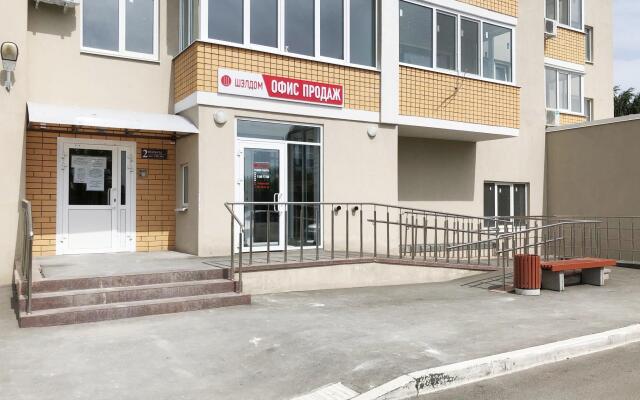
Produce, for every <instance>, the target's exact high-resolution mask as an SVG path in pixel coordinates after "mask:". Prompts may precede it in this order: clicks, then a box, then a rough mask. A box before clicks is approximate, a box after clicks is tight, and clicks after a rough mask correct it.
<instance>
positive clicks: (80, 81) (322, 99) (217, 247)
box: [0, 0, 613, 283]
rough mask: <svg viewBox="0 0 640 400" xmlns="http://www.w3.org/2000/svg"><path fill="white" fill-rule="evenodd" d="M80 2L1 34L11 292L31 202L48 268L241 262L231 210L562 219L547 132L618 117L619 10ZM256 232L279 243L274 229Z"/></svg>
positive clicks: (203, 0)
mask: <svg viewBox="0 0 640 400" xmlns="http://www.w3.org/2000/svg"><path fill="white" fill-rule="evenodd" d="M63 3H64V2H63ZM66 4H67V6H66V7H62V6H59V5H52V4H47V1H44V0H43V1H41V2H39V3H37V2H35V1H28V2H12V4H11V5H9V11H10V13H11V14H12V15H13V16H15V17H12V18H11V21H10V23H9V24H4V25H3V26H2V27H0V40H1V41H5V40H8V41H13V42H15V43H16V44H17V45H18V46H19V48H20V57H19V60H18V64H17V68H16V71H15V73H14V74H13V78H12V80H13V87H12V88H11V90H10V91H3V92H2V94H1V95H0V106H1V107H0V116H2V117H3V118H2V123H1V124H2V127H3V131H4V136H5V143H6V146H3V149H2V152H3V155H4V157H2V160H3V161H2V162H3V163H4V167H5V171H6V173H4V174H3V175H2V180H3V183H4V184H5V185H4V187H5V188H6V191H5V193H6V195H5V196H3V198H2V200H1V201H2V202H3V204H2V205H3V207H2V208H1V209H2V213H3V215H2V217H3V220H4V221H5V224H3V226H2V228H1V229H2V237H3V238H4V239H5V240H3V241H2V243H1V244H0V257H1V260H0V262H2V263H3V265H4V266H2V268H1V269H0V282H1V283H8V282H10V276H11V270H12V263H13V260H14V254H15V249H16V238H17V237H18V235H19V229H18V226H19V218H18V216H19V208H20V199H21V198H26V199H28V200H30V201H31V203H32V206H33V219H34V231H35V235H36V237H35V242H34V253H35V254H36V255H52V254H73V253H87V252H94V253H100V252H116V251H154V250H177V251H181V252H187V253H192V254H197V255H201V256H209V255H219V254H227V253H228V252H229V240H228V238H229V213H228V211H227V209H226V208H225V207H224V203H225V202H247V201H276V202H277V201H280V202H284V201H295V202H301V201H307V202H321V201H348V202H354V203H355V202H376V203H383V204H391V205H401V206H407V207H409V206H411V207H417V208H422V209H429V210H437V211H445V212H451V213H460V214H465V215H475V216H482V215H486V216H504V215H524V214H531V215H538V214H542V213H543V212H544V211H545V210H544V206H543V205H544V201H543V199H544V180H545V176H544V166H545V129H546V126H547V125H548V124H569V123H575V122H582V121H584V120H585V119H587V118H596V119H601V118H608V117H610V116H612V113H613V110H612V96H611V88H612V86H613V83H612V61H611V59H612V57H611V51H612V50H611V49H612V40H611V37H612V36H611V23H612V21H611V8H612V6H611V3H610V2H596V1H594V0H571V1H569V0H548V1H542V0H539V1H527V2H524V1H517V0H506V1H488V0H460V1H457V0H428V1H422V0H384V1H380V0H315V1H314V0H295V1H294V0H260V1H255V0H181V1H177V0H176V1H171V0H133V1H124V0H109V1H102V0H101V1H98V0H83V1H81V2H80V4H78V5H75V2H72V1H69V2H67V3H66ZM543 22H544V24H543ZM548 25H550V26H551V27H548ZM551 28H552V29H551ZM255 215H257V214H255ZM245 217H246V216H245ZM252 218H255V220H254V221H253V223H254V224H255V226H256V229H255V230H254V231H253V232H251V233H250V235H253V240H254V242H255V243H257V244H258V247H260V245H261V244H262V245H264V244H265V243H264V237H263V236H264V228H265V227H264V225H265V224H266V218H272V217H267V216H265V215H262V216H255V217H252ZM273 218H275V219H273V220H269V222H270V224H269V227H268V228H267V229H269V232H270V233H271V238H273V237H277V238H278V239H277V240H275V241H274V242H273V246H274V248H276V249H277V248H278V246H283V245H285V244H286V245H287V246H299V245H300V243H299V241H298V242H297V243H296V241H295V239H294V238H295V237H298V235H297V234H294V235H292V237H285V234H286V232H289V233H291V232H295V229H294V228H295V227H297V226H298V224H297V223H294V221H297V220H300V218H299V216H296V215H295V213H291V214H289V215H288V217H287V220H286V221H285V218H283V217H279V216H276V217H273ZM296 218H297V219H296ZM304 221H305V222H304V224H303V226H302V228H301V229H303V230H304V232H312V231H315V232H317V231H318V229H322V228H321V227H322V226H323V224H324V222H325V221H324V219H323V217H322V216H315V217H313V218H311V217H309V216H307V218H305V219H304ZM245 222H246V223H247V225H249V221H245ZM258 226H260V227H261V228H259V227H258ZM287 227H290V228H291V229H287ZM261 229H262V231H261ZM322 231H326V230H324V229H322ZM304 235H305V237H306V233H305V234H304ZM300 236H302V235H300ZM313 240H316V241H317V240H318V236H317V235H316V236H315V239H313ZM270 244H271V243H270ZM272 249H273V248H272Z"/></svg>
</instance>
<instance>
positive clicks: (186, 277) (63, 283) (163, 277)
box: [21, 268, 229, 294]
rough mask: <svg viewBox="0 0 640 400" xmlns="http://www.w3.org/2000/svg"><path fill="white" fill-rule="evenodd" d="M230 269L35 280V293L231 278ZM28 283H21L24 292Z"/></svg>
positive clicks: (33, 289)
mask: <svg viewBox="0 0 640 400" xmlns="http://www.w3.org/2000/svg"><path fill="white" fill-rule="evenodd" d="M228 275H229V270H228V269H225V268H207V269H201V270H191V271H189V270H185V271H167V272H150V273H144V274H131V275H115V276H96V277H82V278H65V279H46V278H45V279H42V280H35V281H34V282H33V285H32V291H33V293H34V294H35V293H43V292H56V291H65V290H83V289H100V288H110V287H127V286H142V285H157V284H162V283H173V282H189V281H202V280H211V279H227V278H229V276H228ZM25 286H26V285H21V287H22V293H21V294H24V291H25V288H24V287H25Z"/></svg>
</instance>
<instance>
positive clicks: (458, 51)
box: [400, 0, 517, 86]
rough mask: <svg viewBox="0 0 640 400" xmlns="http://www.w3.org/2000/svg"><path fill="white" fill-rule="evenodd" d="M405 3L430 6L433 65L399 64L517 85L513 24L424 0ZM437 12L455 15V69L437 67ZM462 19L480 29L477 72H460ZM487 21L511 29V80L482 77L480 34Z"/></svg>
mask: <svg viewBox="0 0 640 400" xmlns="http://www.w3.org/2000/svg"><path fill="white" fill-rule="evenodd" d="M402 1H404V2H406V3H412V4H415V5H418V6H421V7H426V8H430V9H431V10H432V11H433V13H432V19H433V37H432V41H433V46H432V47H433V66H432V67H425V66H423V65H417V64H411V63H407V62H402V61H401V62H400V65H401V66H405V67H411V68H416V69H422V70H426V71H434V72H439V73H443V74H448V75H454V76H462V77H465V78H471V79H476V80H481V81H485V82H491V83H497V84H500V85H508V86H517V74H516V70H517V68H516V67H517V65H516V58H517V57H516V43H517V42H516V29H515V26H513V25H507V24H504V23H502V22H498V21H494V20H491V19H488V18H483V17H479V16H477V15H472V14H468V13H462V12H460V11H456V10H451V9H448V8H445V7H441V6H437V5H434V4H432V3H427V2H424V1H419V0H402ZM438 12H440V13H443V14H448V15H453V16H455V17H456V35H457V36H456V46H457V48H456V57H457V59H456V70H449V69H444V68H438V66H437V65H438V62H437V54H438V49H437V42H438V38H437V36H436V35H437V34H438V32H437V30H438V26H437V14H438ZM462 19H466V20H469V21H474V22H477V23H478V24H479V28H478V29H479V30H480V32H479V33H480V34H479V35H478V40H479V43H478V51H479V54H478V61H479V63H480V68H479V74H478V75H476V74H470V73H465V72H462V48H461V46H460V44H461V40H460V39H461V36H460V32H461V25H460V22H461V20H462ZM485 23H488V24H491V25H495V26H499V27H501V28H505V29H508V30H510V31H511V81H501V80H498V79H491V78H485V77H484V62H483V40H482V35H483V32H484V29H483V28H484V24H485Z"/></svg>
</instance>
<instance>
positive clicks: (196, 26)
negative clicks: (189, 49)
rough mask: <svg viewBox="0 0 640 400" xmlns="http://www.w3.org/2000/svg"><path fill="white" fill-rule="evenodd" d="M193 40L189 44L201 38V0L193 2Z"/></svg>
mask: <svg viewBox="0 0 640 400" xmlns="http://www.w3.org/2000/svg"><path fill="white" fill-rule="evenodd" d="M190 23H191V38H190V42H189V44H191V42H193V41H195V40H196V39H199V38H200V0H191V21H190Z"/></svg>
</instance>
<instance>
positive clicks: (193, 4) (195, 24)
mask: <svg viewBox="0 0 640 400" xmlns="http://www.w3.org/2000/svg"><path fill="white" fill-rule="evenodd" d="M199 21H200V0H180V50H184V49H186V48H187V47H189V45H190V44H191V43H193V42H194V41H196V40H197V39H198V38H199V37H200V24H199Z"/></svg>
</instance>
